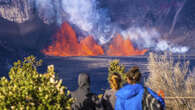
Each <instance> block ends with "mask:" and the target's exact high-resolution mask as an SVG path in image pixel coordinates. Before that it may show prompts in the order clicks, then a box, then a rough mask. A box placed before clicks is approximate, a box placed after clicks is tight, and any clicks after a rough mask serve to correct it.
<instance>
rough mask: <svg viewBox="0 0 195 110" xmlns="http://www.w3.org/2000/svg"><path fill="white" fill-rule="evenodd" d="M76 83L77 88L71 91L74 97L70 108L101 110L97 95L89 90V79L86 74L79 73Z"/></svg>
mask: <svg viewBox="0 0 195 110" xmlns="http://www.w3.org/2000/svg"><path fill="white" fill-rule="evenodd" d="M78 85H79V87H78V89H77V90H76V91H74V92H71V96H72V97H73V99H74V103H73V104H72V110H101V109H102V106H101V103H100V101H99V99H98V97H97V96H96V95H95V94H93V93H91V92H90V79H89V76H88V75H87V74H85V73H81V74H79V77H78Z"/></svg>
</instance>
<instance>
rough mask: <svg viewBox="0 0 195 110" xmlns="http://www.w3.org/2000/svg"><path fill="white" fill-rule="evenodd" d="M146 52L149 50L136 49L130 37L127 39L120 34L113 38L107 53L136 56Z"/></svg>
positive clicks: (109, 54) (110, 54)
mask: <svg viewBox="0 0 195 110" xmlns="http://www.w3.org/2000/svg"><path fill="white" fill-rule="evenodd" d="M145 52H147V49H144V50H138V49H135V48H134V47H133V44H132V43H131V41H130V40H129V39H127V40H125V39H123V37H121V36H120V35H118V36H117V37H115V38H114V39H113V40H112V42H111V44H110V45H109V48H108V50H107V51H106V54H107V55H108V56H135V55H144V53H145Z"/></svg>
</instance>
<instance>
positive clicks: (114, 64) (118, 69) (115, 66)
mask: <svg viewBox="0 0 195 110" xmlns="http://www.w3.org/2000/svg"><path fill="white" fill-rule="evenodd" d="M119 62H120V61H119V60H113V61H111V62H110V66H109V67H108V79H107V80H108V82H109V80H110V78H111V76H112V74H113V73H119V74H120V76H121V78H122V82H121V85H123V84H124V83H125V79H126V75H125V74H124V73H125V66H124V65H121V64H119Z"/></svg>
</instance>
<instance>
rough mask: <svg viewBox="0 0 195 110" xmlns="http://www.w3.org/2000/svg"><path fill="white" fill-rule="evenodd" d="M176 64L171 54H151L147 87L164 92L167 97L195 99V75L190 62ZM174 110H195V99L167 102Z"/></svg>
mask: <svg viewBox="0 0 195 110" xmlns="http://www.w3.org/2000/svg"><path fill="white" fill-rule="evenodd" d="M177 59H178V60H177V61H176V62H174V59H173V57H172V55H171V54H167V53H165V54H163V55H157V54H154V53H150V55H149V58H148V69H149V72H150V75H149V78H148V79H147V81H146V85H148V86H149V87H150V88H152V89H153V90H154V91H159V90H163V91H164V93H165V97H195V75H194V74H192V72H190V70H189V63H190V62H189V61H182V62H181V61H180V57H179V56H178V58H177ZM165 101H166V105H167V106H169V107H171V108H172V109H174V110H195V99H185V98H180V99H170V100H165Z"/></svg>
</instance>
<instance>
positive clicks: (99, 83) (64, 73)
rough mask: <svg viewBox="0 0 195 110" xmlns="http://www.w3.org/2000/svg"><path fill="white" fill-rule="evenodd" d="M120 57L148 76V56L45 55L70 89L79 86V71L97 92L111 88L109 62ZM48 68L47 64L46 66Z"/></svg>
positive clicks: (190, 58) (191, 60)
mask: <svg viewBox="0 0 195 110" xmlns="http://www.w3.org/2000/svg"><path fill="white" fill-rule="evenodd" d="M114 59H119V60H120V64H124V65H125V67H126V69H129V68H130V67H132V66H134V65H137V66H139V67H140V69H141V72H142V73H143V76H144V77H147V72H148V70H147V67H146V66H147V57H146V56H136V57H106V56H98V57H45V58H44V59H43V61H44V62H45V63H44V65H49V64H54V66H55V71H56V73H57V74H58V76H59V78H60V79H63V85H65V86H67V87H68V88H69V89H70V90H75V89H76V88H77V77H78V74H79V73H82V72H84V73H87V74H89V76H90V78H91V90H92V91H93V92H95V93H102V92H103V91H102V89H107V88H109V85H108V82H107V75H108V66H109V62H110V61H112V60H114ZM186 59H188V60H190V66H191V68H192V67H193V66H194V65H195V56H188V57H186ZM45 68H46V66H45Z"/></svg>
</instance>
